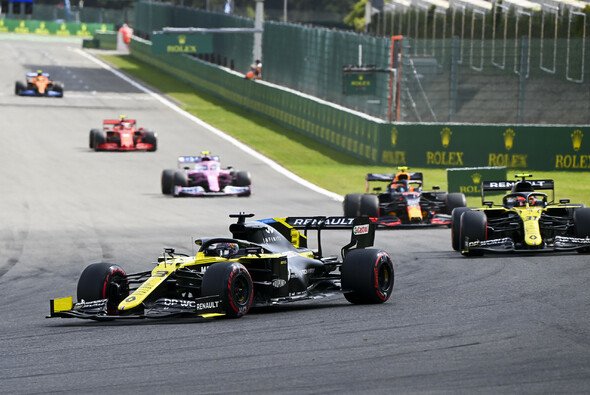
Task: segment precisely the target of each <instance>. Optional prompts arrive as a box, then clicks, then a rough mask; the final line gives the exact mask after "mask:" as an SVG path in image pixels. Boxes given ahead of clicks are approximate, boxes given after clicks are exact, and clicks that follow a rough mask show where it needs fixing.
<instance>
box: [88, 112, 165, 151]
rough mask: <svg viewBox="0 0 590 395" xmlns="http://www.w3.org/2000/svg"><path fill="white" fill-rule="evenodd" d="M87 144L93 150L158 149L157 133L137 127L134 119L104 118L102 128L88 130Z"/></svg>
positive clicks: (122, 117)
mask: <svg viewBox="0 0 590 395" xmlns="http://www.w3.org/2000/svg"><path fill="white" fill-rule="evenodd" d="M89 146H90V148H91V149H94V150H95V151H150V152H154V151H156V150H157V149H158V135H157V134H156V133H155V132H153V131H149V130H146V129H144V128H142V127H137V121H136V120H135V119H128V118H126V117H124V116H121V117H120V118H119V119H105V120H104V121H103V122H102V129H92V130H90V138H89Z"/></svg>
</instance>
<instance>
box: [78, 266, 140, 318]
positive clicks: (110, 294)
mask: <svg viewBox="0 0 590 395" xmlns="http://www.w3.org/2000/svg"><path fill="white" fill-rule="evenodd" d="M127 296H129V283H128V282H127V273H125V271H124V270H123V269H122V268H121V267H120V266H119V265H116V264H113V263H105V262H99V263H93V264H91V265H88V266H87V267H86V269H84V271H83V272H82V274H81V275H80V279H79V280H78V290H77V297H78V301H81V300H85V301H87V302H88V301H92V300H100V299H108V302H107V311H108V313H109V314H113V313H116V311H117V306H118V305H119V303H120V302H121V301H122V300H123V299H125V298H126V297H127Z"/></svg>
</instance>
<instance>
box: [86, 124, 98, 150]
mask: <svg viewBox="0 0 590 395" xmlns="http://www.w3.org/2000/svg"><path fill="white" fill-rule="evenodd" d="M97 132H98V133H100V130H98V129H90V139H89V144H88V145H89V146H90V148H91V149H93V148H94V135H95V134H96V133H97Z"/></svg>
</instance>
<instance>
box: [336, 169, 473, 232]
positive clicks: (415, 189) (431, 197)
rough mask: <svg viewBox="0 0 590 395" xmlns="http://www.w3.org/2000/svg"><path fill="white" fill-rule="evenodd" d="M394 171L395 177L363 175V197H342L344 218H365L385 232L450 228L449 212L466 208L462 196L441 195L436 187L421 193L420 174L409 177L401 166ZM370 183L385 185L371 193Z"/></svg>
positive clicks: (460, 194) (391, 175)
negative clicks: (383, 228) (413, 228)
mask: <svg viewBox="0 0 590 395" xmlns="http://www.w3.org/2000/svg"><path fill="white" fill-rule="evenodd" d="M398 170H399V172H398V173H397V174H375V173H369V174H367V177H366V179H365V180H366V191H365V193H364V194H356V193H355V194H348V195H346V196H345V197H344V203H343V208H344V215H345V216H357V215H360V216H362V215H366V216H368V217H370V218H372V220H373V221H374V222H375V223H376V224H377V225H379V226H382V227H388V228H412V227H428V226H450V225H451V215H450V214H451V212H452V211H453V209H454V208H456V207H465V206H466V205H467V203H466V199H465V195H464V194H462V193H447V192H442V191H440V190H439V188H438V187H436V186H435V187H434V188H433V191H424V190H423V188H422V185H423V175H422V173H420V172H411V173H409V172H408V171H407V170H408V168H407V167H405V166H404V167H399V168H398ZM371 182H380V183H386V184H387V187H386V191H385V192H383V189H382V188H381V187H377V188H374V189H373V191H372V193H371V190H370V183H371Z"/></svg>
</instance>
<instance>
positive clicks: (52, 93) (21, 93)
mask: <svg viewBox="0 0 590 395" xmlns="http://www.w3.org/2000/svg"><path fill="white" fill-rule="evenodd" d="M18 95H19V96H47V97H63V95H64V94H63V92H61V91H55V90H52V89H49V90H47V92H45V94H40V93H39V92H37V91H36V90H35V89H21V90H20V91H19V92H18Z"/></svg>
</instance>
